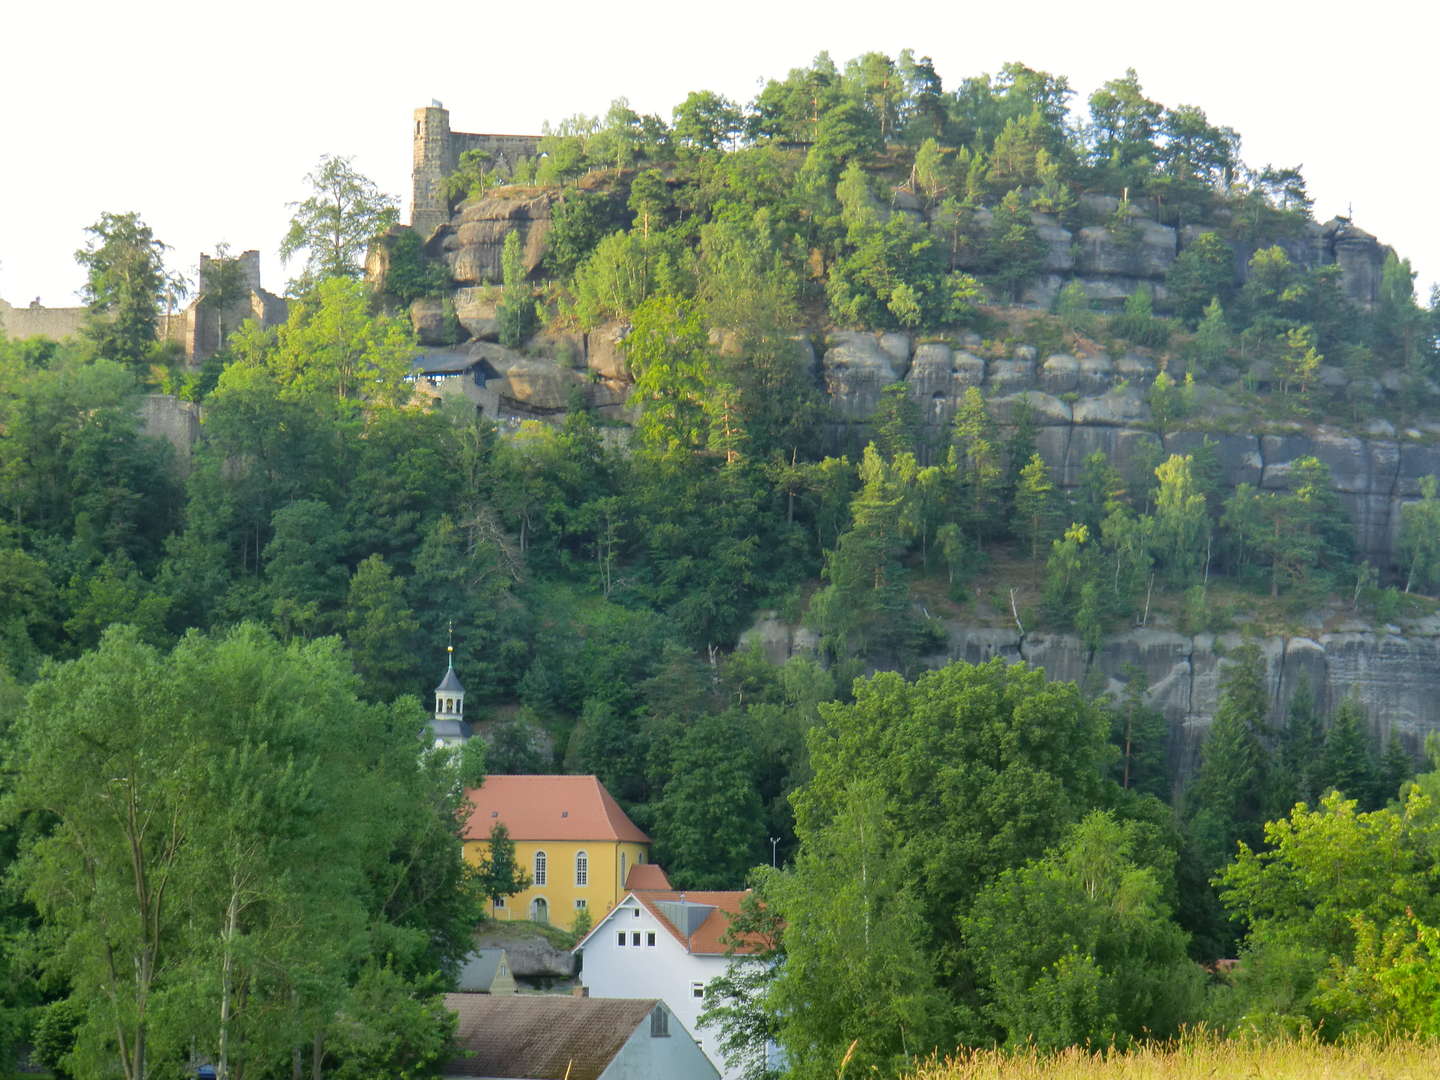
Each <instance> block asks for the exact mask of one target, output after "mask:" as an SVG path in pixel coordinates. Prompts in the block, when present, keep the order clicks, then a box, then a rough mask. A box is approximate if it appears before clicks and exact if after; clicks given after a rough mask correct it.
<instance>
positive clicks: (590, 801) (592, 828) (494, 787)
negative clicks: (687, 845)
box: [465, 776, 650, 844]
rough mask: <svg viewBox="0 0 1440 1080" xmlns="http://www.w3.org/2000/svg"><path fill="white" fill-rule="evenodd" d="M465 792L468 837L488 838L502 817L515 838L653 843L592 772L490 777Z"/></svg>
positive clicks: (473, 838) (466, 837)
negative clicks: (471, 806) (577, 774)
mask: <svg viewBox="0 0 1440 1080" xmlns="http://www.w3.org/2000/svg"><path fill="white" fill-rule="evenodd" d="M466 795H468V796H469V798H470V802H471V804H472V805H473V806H474V809H473V810H472V811H471V812H470V819H469V821H467V822H466V824H465V839H466V840H489V839H490V830H491V829H492V828H494V826H495V824H496V823H497V822H503V823H504V825H505V828H507V829H508V830H510V839H512V840H608V841H616V840H624V841H626V842H629V843H635V844H648V843H649V842H650V837H648V836H646V835H645V834H644V833H643V832H641V831H640V830H639V829H638V828H636V827H635V823H634V822H633V821H631V820H630V819H629V818H628V817H626V816H625V811H624V810H621V809H620V804H619V803H617V802H616V801H615V800H614V799H613V798H611V797H610V793H609V792H608V791H606V790H605V787H604V785H602V784H601V783H600V781H599V780H598V779H596V778H595V777H593V776H488V777H486V778H485V783H484V784H482V785H481V786H480V787H478V788H472V789H470V790H469V791H467V792H466Z"/></svg>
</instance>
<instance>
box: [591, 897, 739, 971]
mask: <svg viewBox="0 0 1440 1080" xmlns="http://www.w3.org/2000/svg"><path fill="white" fill-rule="evenodd" d="M748 891H749V890H745V891H742V892H676V891H675V890H674V889H645V890H641V891H638V892H635V891H632V893H631V895H632V896H634V897H635V899H636V900H638V901H640V903H642V904H644V905H645V910H647V911H648V912H650V914H651V915H654V916H655V918H656V919H657V920H659V922H660V925H661V926H663V927H664V928H665V929H666V930H668V931H670V933H671V935H673V936H674V938H675V940H676V941H678V942H680V944H681V945H683V946H685V950H686V952H691V953H701V954H709V955H712V956H720V955H723V954H724V953H725V950H726V948H727V946H726V944H725V943H724V942H723V941H721V940H720V938H721V937H722V936H723V935H724V933H725V931H726V930H728V929H729V928H730V921H731V920H732V919H734V918H735V916H736V915H739V914H740V901H741V900H743V899H744V898H745V895H746V892H748ZM660 900H686V901H689V902H690V903H692V904H708V905H709V906H711V907H713V908H714V909H715V910H714V911H712V912H711V913H710V915H709V917H708V918H707V919H706V920H705V921H704V922H703V923H701V924H700V926H699V927H698V928H697V929H696V930H695V932H694V933H693V934H691V935H690V939H689V940H688V941H687V940H686V939H685V937H684V935H682V934H681V933H680V930H679V928H678V927H676V925H675V924H674V923H672V922H671V921H670V920H669V919H668V918H667V917H666V916H665V912H664V910H663V909H662V908H661V907H659V906H658V903H657V902H658V901H660ZM597 929H598V928H597ZM763 945H764V943H763V942H762V941H761V940H760V939H759V938H758V937H757V938H754V939H753V940H751V941H748V942H743V943H741V944H738V945H736V946H735V953H736V954H737V955H740V956H744V955H747V954H749V953H754V952H759V951H760V950H761V948H762V947H763Z"/></svg>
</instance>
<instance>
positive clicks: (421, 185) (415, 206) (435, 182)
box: [410, 101, 455, 241]
mask: <svg viewBox="0 0 1440 1080" xmlns="http://www.w3.org/2000/svg"><path fill="white" fill-rule="evenodd" d="M454 171H455V161H454V156H453V148H452V144H451V140H450V111H449V110H448V109H446V108H445V106H443V105H441V104H440V102H438V101H434V102H431V103H430V104H429V105H427V106H426V107H425V108H423V109H416V110H415V159H414V167H413V170H412V173H411V176H412V182H413V184H414V188H413V190H412V192H411V196H410V227H411V228H413V229H414V230H415V231H416V232H417V233H418V234H419V235H420V239H421V240H422V241H424V240H428V239H430V236H431V234H432V233H434V231H435V230H436V229H438V228H439V227H440V226H441V225H443V224H445V223H446V222H447V221H449V220H450V205H449V202H448V201H447V200H446V198H445V177H446V176H448V175H449V174H450V173H452V172H454Z"/></svg>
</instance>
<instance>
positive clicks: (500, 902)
mask: <svg viewBox="0 0 1440 1080" xmlns="http://www.w3.org/2000/svg"><path fill="white" fill-rule="evenodd" d="M504 906H505V897H503V896H497V897H496V898H495V910H496V911H499V910H500V909H501V908H503V907H504Z"/></svg>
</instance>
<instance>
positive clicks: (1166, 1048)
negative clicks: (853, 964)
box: [907, 1033, 1440, 1080]
mask: <svg viewBox="0 0 1440 1080" xmlns="http://www.w3.org/2000/svg"><path fill="white" fill-rule="evenodd" d="M1436 1076H1440V1044H1436V1043H1426V1042H1420V1041H1415V1040H1393V1041H1380V1040H1375V1041H1366V1042H1355V1043H1347V1044H1343V1045H1332V1044H1327V1043H1322V1042H1320V1041H1319V1040H1317V1039H1306V1038H1301V1039H1290V1040H1275V1041H1250V1040H1225V1039H1220V1038H1218V1037H1216V1036H1213V1035H1209V1034H1206V1033H1199V1034H1191V1035H1187V1036H1185V1037H1184V1038H1182V1039H1180V1040H1179V1041H1178V1042H1174V1043H1167V1044H1161V1045H1157V1046H1150V1047H1144V1048H1141V1049H1137V1050H1134V1051H1130V1052H1128V1053H1125V1052H1120V1051H1097V1052H1093V1053H1092V1052H1090V1051H1087V1050H1083V1049H1078V1048H1072V1049H1070V1050H1065V1051H1062V1052H1059V1053H1055V1054H1042V1053H1039V1052H1037V1051H1033V1050H1032V1051H1027V1052H1018V1053H1016V1052H1011V1053H1007V1052H1005V1051H999V1050H979V1051H972V1052H967V1053H964V1054H961V1055H957V1056H956V1057H953V1058H951V1059H949V1060H946V1061H944V1062H936V1063H931V1064H929V1065H925V1066H922V1067H921V1068H920V1069H919V1070H918V1071H916V1072H914V1073H912V1074H911V1075H910V1077H909V1078H907V1080H982V1078H983V1080H1162V1078H1163V1080H1211V1078H1214V1077H1224V1078H1231V1077H1233V1078H1236V1080H1432V1078H1433V1077H1436Z"/></svg>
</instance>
